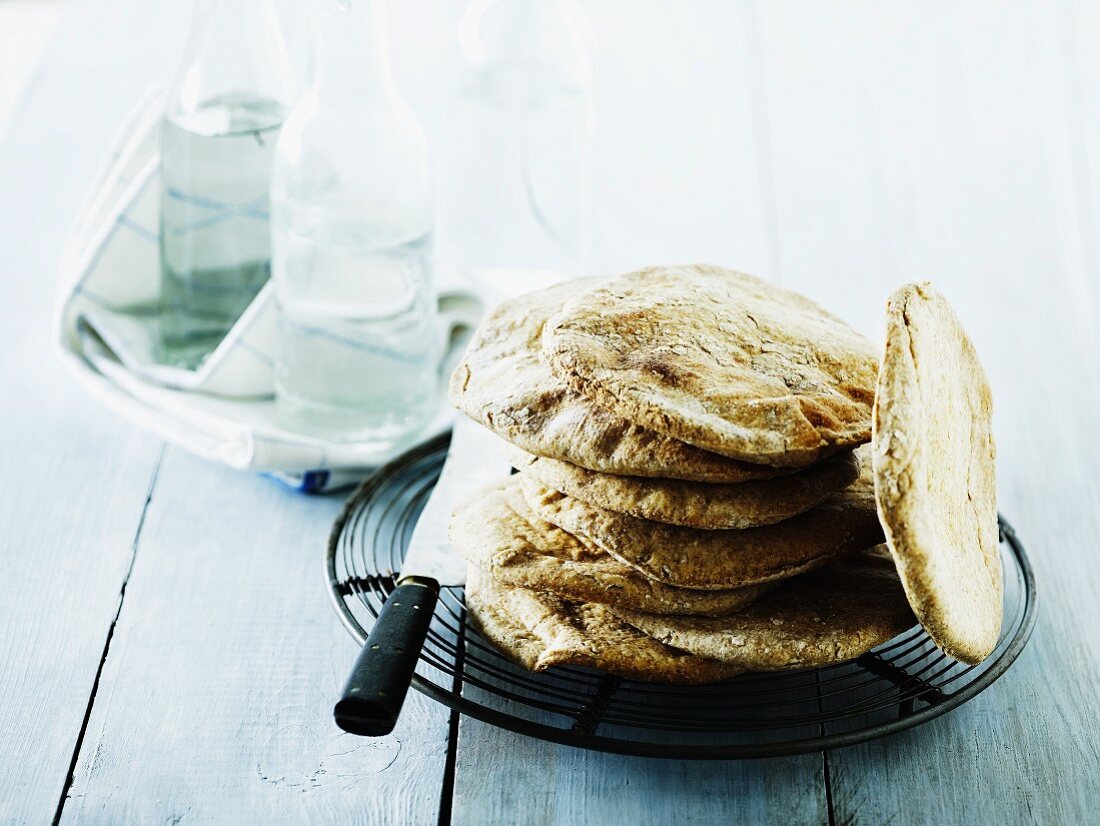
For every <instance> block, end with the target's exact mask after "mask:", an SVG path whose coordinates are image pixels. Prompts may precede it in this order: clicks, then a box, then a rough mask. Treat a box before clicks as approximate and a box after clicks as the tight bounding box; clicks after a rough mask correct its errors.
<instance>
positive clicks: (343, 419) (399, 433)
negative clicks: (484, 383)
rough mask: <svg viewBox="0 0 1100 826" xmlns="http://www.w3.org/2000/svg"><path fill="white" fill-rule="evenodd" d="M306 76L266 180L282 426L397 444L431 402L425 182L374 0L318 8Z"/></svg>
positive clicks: (420, 140)
mask: <svg viewBox="0 0 1100 826" xmlns="http://www.w3.org/2000/svg"><path fill="white" fill-rule="evenodd" d="M313 5H314V8H315V14H314V15H313V22H314V26H315V29H316V31H315V44H314V45H315V48H314V65H313V70H312V77H311V79H310V81H309V82H308V83H307V85H306V88H305V89H304V90H303V93H302V96H301V97H300V99H299V101H298V103H297V105H296V106H295V107H294V109H293V111H292V112H291V114H290V116H289V117H288V118H287V120H286V123H285V124H284V126H283V130H282V134H281V135H280V136H279V145H278V149H277V151H276V160H275V170H274V173H273V178H272V186H271V207H272V239H273V247H272V253H273V258H272V271H273V280H274V286H275V295H276V299H277V302H278V306H279V354H278V358H277V364H276V370H275V386H276V399H277V404H278V412H279V417H280V419H281V421H282V423H283V424H284V425H285V426H287V427H289V428H291V429H294V430H298V431H301V432H306V433H311V434H315V435H319V436H324V437H327V438H330V439H341V440H355V441H362V442H364V443H371V444H377V445H380V446H381V445H386V444H394V443H396V442H399V441H401V440H402V439H404V438H406V437H408V436H409V435H410V434H412V433H413V432H415V431H417V430H419V429H421V428H422V427H423V426H424V425H425V424H426V423H427V422H428V420H429V419H430V418H431V416H432V414H433V412H434V410H435V408H436V405H437V403H438V398H437V390H438V381H437V377H436V371H437V354H438V350H439V347H440V342H439V340H438V333H437V328H436V311H435V299H434V294H433V284H432V280H433V279H432V261H431V252H432V240H431V231H432V222H433V203H432V194H433V193H432V187H431V178H430V174H429V165H428V150H427V144H426V143H425V140H424V135H423V132H422V130H421V128H420V124H419V122H418V121H417V119H416V117H415V116H414V115H413V113H412V111H411V110H410V109H409V107H408V106H407V105H406V104H405V102H404V101H403V100H402V99H401V97H400V96H399V94H398V93H397V90H396V89H395V87H394V83H393V78H392V76H391V73H390V67H389V60H388V57H387V54H386V32H385V28H384V22H385V21H384V8H383V6H382V3H381V0H316V2H314V4H313Z"/></svg>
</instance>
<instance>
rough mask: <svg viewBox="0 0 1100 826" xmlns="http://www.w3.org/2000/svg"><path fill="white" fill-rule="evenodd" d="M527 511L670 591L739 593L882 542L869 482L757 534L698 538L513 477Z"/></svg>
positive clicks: (691, 531) (696, 533)
mask: <svg viewBox="0 0 1100 826" xmlns="http://www.w3.org/2000/svg"><path fill="white" fill-rule="evenodd" d="M520 482H521V484H522V485H523V493H524V496H525V497H526V498H527V502H528V504H529V505H530V506H531V508H532V510H534V511H535V513H537V514H538V515H539V516H540V517H542V518H543V519H545V520H546V521H548V522H552V523H553V524H555V525H557V526H558V527H560V528H562V529H564V530H566V531H568V532H569V533H571V534H573V535H574V536H577V537H580V538H582V539H584V540H588V541H591V542H593V543H595V544H596V545H598V546H599V547H600V548H602V549H603V550H605V551H607V552H608V553H609V554H611V556H613V557H615V558H616V559H618V560H619V561H621V562H624V563H626V564H627V565H630V566H631V567H633V568H635V569H637V570H638V571H641V572H642V573H643V574H645V575H646V576H647V577H650V578H651V579H655V580H657V581H658V582H663V583H665V584H667V585H673V586H676V587H678V588H699V589H703V590H708V589H729V588H744V587H745V586H748V585H756V584H758V583H761V582H774V581H775V580H779V579H786V578H787V577H791V576H794V575H796V574H800V573H803V572H805V571H809V570H812V569H813V568H817V567H819V566H821V565H823V564H824V563H825V562H826V561H827V560H828V559H830V558H832V557H834V556H837V555H839V554H843V553H846V552H849V551H861V550H863V549H864V548H868V547H870V546H872V545H874V544H876V543H878V542H881V541H882V528H881V527H880V526H879V523H878V515H877V514H876V512H875V500H874V495H873V493H872V491H871V482H870V479H867V480H861V481H859V482H856V483H855V484H853V485H852V486H851V487H849V488H847V489H846V490H844V491H841V492H840V493H838V494H834V495H833V496H831V497H829V498H828V499H826V500H825V501H824V502H823V503H822V504H820V505H818V506H817V507H816V508H814V509H813V510H810V511H807V512H806V513H803V514H800V515H799V516H796V517H794V518H793V519H788V520H787V521H785V522H780V523H778V524H776V525H768V526H766V527H763V528H747V529H745V530H739V531H704V530H699V529H698V528H683V527H679V526H676V525H664V524H662V523H660V522H650V521H648V520H645V519H638V518H637V517H635V516H627V515H626V514H622V513H615V512H614V511H609V510H604V509H603V508H595V507H593V506H592V505H588V504H585V503H584V502H581V501H580V500H579V499H574V498H573V497H571V496H566V495H565V494H563V493H559V492H558V491H556V490H554V489H553V488H548V487H546V486H544V485H540V484H539V483H538V482H537V481H536V480H534V479H533V478H529V477H528V476H527V474H526V473H521V474H520Z"/></svg>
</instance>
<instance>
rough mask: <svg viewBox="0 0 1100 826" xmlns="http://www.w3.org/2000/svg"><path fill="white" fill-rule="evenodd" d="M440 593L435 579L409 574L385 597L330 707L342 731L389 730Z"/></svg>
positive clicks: (375, 734) (368, 732) (378, 734)
mask: <svg viewBox="0 0 1100 826" xmlns="http://www.w3.org/2000/svg"><path fill="white" fill-rule="evenodd" d="M438 597H439V583H438V582H436V581H435V580H434V579H431V578H429V577H407V578H405V579H402V580H400V582H399V583H398V586H397V588H396V589H395V590H394V592H393V593H392V594H390V595H389V597H388V598H387V599H386V602H385V603H384V604H383V605H382V610H381V611H380V612H379V613H378V619H377V620H376V621H375V623H374V627H373V628H372V629H371V632H370V635H369V636H368V637H367V641H366V643H364V644H363V650H362V651H360V652H359V657H358V658H357V659H356V660H355V667H354V668H353V669H352V671H351V676H350V677H348V682H347V685H345V686H344V692H343V695H342V696H341V697H340V700H339V702H337V703H336V707H335V708H334V709H333V714H334V716H335V717H336V725H338V726H339V727H340V728H342V729H343V730H344V731H347V732H351V733H352V734H364V735H367V736H369V737H381V736H382V735H384V734H389V733H390V732H391V731H393V727H394V726H395V725H396V724H397V717H398V715H399V714H400V713H401V704H402V703H404V702H405V695H406V694H408V693H409V684H410V683H411V682H412V676H413V671H414V670H415V669H416V662H417V660H419V659H420V649H421V648H423V647H424V638H425V637H427V636H428V626H429V625H431V622H432V612H433V611H434V610H435V603H436V599H438Z"/></svg>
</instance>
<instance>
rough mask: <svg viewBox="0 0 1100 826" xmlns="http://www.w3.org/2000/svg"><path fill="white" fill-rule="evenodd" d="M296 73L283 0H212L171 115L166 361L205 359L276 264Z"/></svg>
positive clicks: (165, 158)
mask: <svg viewBox="0 0 1100 826" xmlns="http://www.w3.org/2000/svg"><path fill="white" fill-rule="evenodd" d="M293 93H294V80H293V71H292V67H291V63H290V58H289V56H288V54H287V50H286V47H285V45H284V43H283V37H282V32H281V30H280V27H279V18H278V14H277V11H276V9H275V7H274V5H273V3H272V2H271V0H200V2H199V3H198V4H197V5H196V8H195V17H194V20H193V22H192V27H191V34H190V38H189V40H188V44H187V48H186V52H185V54H184V59H183V64H182V66H181V67H180V70H179V73H178V75H177V77H176V81H175V84H174V86H173V89H172V92H171V95H170V98H169V101H168V106H167V109H166V111H165V114H164V120H163V123H162V125H161V136H160V145H161V226H160V261H161V302H160V303H161V319H160V321H161V338H162V345H163V346H162V353H161V360H162V361H165V362H167V363H171V364H176V365H179V366H186V367H195V366H198V365H199V364H200V363H201V362H202V360H203V359H204V358H205V357H206V356H207V355H209V354H210V352H211V351H213V350H214V348H215V347H217V346H218V343H219V342H220V341H221V340H222V338H224V337H225V334H226V333H227V332H228V331H229V329H230V328H231V327H232V326H233V324H234V323H236V321H237V319H238V318H239V317H240V315H241V313H243V312H244V310H245V308H246V307H247V306H248V304H249V302H251V301H252V299H253V298H255V296H256V293H258V292H259V291H260V288H261V287H263V285H264V284H265V283H266V282H267V279H268V277H269V275H270V260H271V253H270V245H271V238H270V231H269V228H268V187H269V185H270V181H271V164H272V160H273V158H274V152H275V141H276V138H277V137H278V132H279V127H280V126H281V125H282V122H283V119H284V118H285V117H286V114H287V112H288V111H289V108H290V104H291V103H293Z"/></svg>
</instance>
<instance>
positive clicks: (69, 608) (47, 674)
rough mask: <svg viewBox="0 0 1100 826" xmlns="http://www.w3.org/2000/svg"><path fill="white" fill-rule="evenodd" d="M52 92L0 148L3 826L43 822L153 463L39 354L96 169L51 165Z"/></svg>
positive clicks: (65, 767) (51, 89)
mask: <svg viewBox="0 0 1100 826" xmlns="http://www.w3.org/2000/svg"><path fill="white" fill-rule="evenodd" d="M71 34H72V32H71V31H70V35H71ZM53 53H54V54H56V47H55V48H54V49H53ZM67 82H68V81H67V79H63V78H58V82H57V84H56V85H51V84H47V83H42V82H39V83H38V84H37V85H36V86H34V87H33V88H34V91H35V96H34V97H31V98H28V100H27V103H26V105H25V106H23V107H22V108H21V109H20V110H19V111H18V112H17V113H16V114H15V116H14V117H13V118H12V119H11V120H10V121H9V122H8V123H7V124H6V126H5V133H6V134H5V139H4V142H3V144H2V146H3V150H2V152H0V180H3V182H4V183H3V196H2V197H0V330H3V331H4V335H3V347H2V348H0V388H3V389H2V390H0V421H3V424H4V426H3V432H2V434H0V445H2V447H3V452H4V462H3V465H2V466H0V525H3V528H4V541H3V543H0V570H3V572H4V577H3V596H2V597H0V628H3V629H4V630H3V634H0V663H2V664H3V666H2V667H0V697H2V698H3V699H2V700H0V821H2V822H4V823H42V822H47V821H49V820H50V819H51V818H52V817H53V815H54V811H55V810H56V808H57V805H58V801H59V799H60V798H61V795H62V790H63V788H64V786H65V782H66V777H67V775H68V773H69V770H70V765H71V761H72V759H73V753H74V749H75V747H76V743H77V739H78V737H79V734H80V731H81V728H82V725H83V722H84V717H85V713H86V710H87V706H88V698H89V696H90V694H91V691H92V686H93V684H94V682H95V679H96V675H97V673H98V671H99V667H100V663H101V658H102V655H103V649H104V643H105V640H106V639H107V636H108V632H109V630H110V627H111V623H112V621H113V620H114V618H115V615H116V613H117V611H118V606H119V601H120V590H121V588H122V587H123V583H124V582H125V579H126V576H127V571H128V569H129V566H130V561H131V558H132V555H133V543H134V538H135V535H136V533H137V530H138V526H139V524H140V520H141V515H142V511H143V508H144V504H145V500H146V494H147V492H148V490H149V486H150V482H151V479H152V478H153V474H154V468H155V466H156V462H157V458H158V455H159V453H160V446H159V444H158V443H157V442H156V440H154V439H150V438H148V437H145V436H143V435H141V434H138V433H135V432H133V431H131V430H129V429H128V428H126V427H124V426H123V425H121V424H120V423H119V422H117V421H116V420H114V419H113V417H112V416H111V415H110V414H109V413H107V412H106V411H105V410H103V409H101V408H100V407H99V406H98V405H96V404H94V403H93V402H92V401H91V400H90V399H89V398H88V397H87V396H85V395H84V394H83V393H82V392H80V391H79V390H78V389H77V388H76V386H75V385H74V384H73V383H72V382H71V381H70V380H69V379H68V378H67V377H66V376H65V375H64V374H63V371H62V370H61V368H60V365H59V364H58V363H57V362H56V361H55V359H54V357H53V354H52V353H51V352H50V347H49V326H50V325H49V319H50V318H51V316H52V314H53V306H52V302H53V298H54V286H55V285H54V281H55V273H56V271H57V264H58V259H59V257H60V251H61V247H62V245H63V243H64V241H65V237H66V235H67V234H68V231H69V223H70V222H71V220H72V216H73V215H74V214H75V212H76V210H77V207H78V205H79V203H80V199H81V198H82V197H83V194H84V193H83V190H84V188H85V187H86V185H87V179H88V178H89V177H90V176H91V174H92V172H93V171H94V168H95V163H97V162H98V158H96V157H94V156H93V157H81V152H80V150H79V149H76V150H74V151H71V152H69V153H67V158H66V163H65V164H57V163H55V162H54V159H55V158H57V157H59V154H58V153H59V152H60V150H61V149H62V147H63V146H64V145H65V144H69V143H71V141H72V133H70V132H69V130H68V129H59V128H58V120H57V117H58V113H57V110H53V109H51V108H50V107H49V104H48V103H46V102H45V101H44V100H43V96H44V97H45V98H46V100H51V99H52V101H53V102H54V103H58V102H61V101H64V100H65V95H64V94H63V93H62V92H61V89H60V86H61V84H62V83H67ZM39 95H41V96H39ZM99 126H100V122H99V121H97V120H96V118H95V117H91V118H89V119H88V120H87V121H86V122H84V123H83V125H82V132H81V134H82V137H83V139H84V145H85V146H86V147H91V148H92V151H94V150H95V147H96V145H97V144H100V142H102V143H101V145H102V147H103V148H105V147H106V143H107V140H108V139H109V136H110V132H109V131H107V132H103V131H102V130H99V129H97V127H99ZM62 133H64V139H62Z"/></svg>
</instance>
